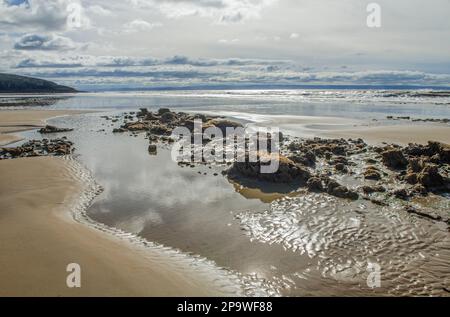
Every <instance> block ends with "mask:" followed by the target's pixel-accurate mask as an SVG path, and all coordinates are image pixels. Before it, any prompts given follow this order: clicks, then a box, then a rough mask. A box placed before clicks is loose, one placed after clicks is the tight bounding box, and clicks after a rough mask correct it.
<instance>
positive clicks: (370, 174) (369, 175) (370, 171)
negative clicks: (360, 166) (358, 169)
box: [364, 166, 381, 181]
mask: <svg viewBox="0 0 450 317" xmlns="http://www.w3.org/2000/svg"><path fill="white" fill-rule="evenodd" d="M364 178H365V179H370V180H376V181H377V180H380V179H381V174H380V171H379V170H378V169H377V168H376V167H375V166H368V167H367V168H366V170H365V171H364Z"/></svg>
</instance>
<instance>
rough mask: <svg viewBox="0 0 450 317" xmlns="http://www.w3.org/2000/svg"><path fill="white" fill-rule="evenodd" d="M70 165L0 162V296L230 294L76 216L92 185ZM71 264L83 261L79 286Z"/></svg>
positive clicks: (42, 161)
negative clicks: (70, 283) (72, 210)
mask: <svg viewBox="0 0 450 317" xmlns="http://www.w3.org/2000/svg"><path fill="white" fill-rule="evenodd" d="M71 169H73V166H71V162H70V160H64V159H61V158H55V157H39V158H21V159H15V160H5V161H2V162H1V163H0V172H1V175H2V176H3V177H2V181H1V182H0V209H1V210H2V214H1V218H2V221H0V239H1V241H2V244H1V250H0V251H1V252H0V264H1V265H0V266H1V270H0V281H1V284H2V288H1V289H0V296H212V295H226V294H223V293H221V292H220V291H218V290H214V289H211V287H208V284H207V282H206V281H202V280H200V279H197V278H193V277H192V276H189V275H187V274H185V273H186V272H185V270H184V269H183V268H179V269H178V270H174V267H175V265H171V264H170V263H167V262H166V263H164V261H157V260H151V259H148V258H147V257H148V256H149V255H148V252H149V251H148V250H145V251H143V250H138V249H134V248H132V247H130V246H129V245H127V244H126V242H125V241H121V240H119V239H115V238H114V237H110V236H109V235H107V234H104V233H102V232H100V231H98V230H96V229H93V228H90V227H89V226H86V225H83V224H79V223H77V222H75V221H74V220H73V218H72V217H71V216H70V214H69V213H68V212H67V209H68V206H70V204H72V203H73V202H74V200H76V199H79V197H80V196H81V195H82V194H83V191H85V190H87V188H85V184H83V182H82V180H81V179H76V177H74V175H73V172H72V171H71ZM151 256H152V257H154V259H156V257H157V254H152V255H151ZM69 263H78V264H80V266H81V272H82V275H81V276H82V279H81V281H82V287H81V288H68V287H67V286H66V277H67V275H68V274H69V273H67V272H66V266H67V265H68V264H69ZM193 275H194V276H195V274H193ZM197 277H198V276H197Z"/></svg>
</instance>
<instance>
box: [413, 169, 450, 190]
mask: <svg viewBox="0 0 450 317" xmlns="http://www.w3.org/2000/svg"><path fill="white" fill-rule="evenodd" d="M417 181H418V182H419V183H420V184H422V185H423V186H425V187H426V188H428V189H430V188H439V187H442V186H444V184H445V182H444V178H443V177H442V176H441V174H439V168H438V166H437V165H435V164H428V165H427V166H425V168H424V169H423V170H422V172H420V173H419V174H418V176H417Z"/></svg>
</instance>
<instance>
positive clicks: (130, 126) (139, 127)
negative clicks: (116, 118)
mask: <svg viewBox="0 0 450 317" xmlns="http://www.w3.org/2000/svg"><path fill="white" fill-rule="evenodd" d="M121 128H123V129H125V130H128V131H147V130H148V125H147V124H145V123H143V122H140V121H136V122H129V123H126V124H124V125H123V126H122V127H121Z"/></svg>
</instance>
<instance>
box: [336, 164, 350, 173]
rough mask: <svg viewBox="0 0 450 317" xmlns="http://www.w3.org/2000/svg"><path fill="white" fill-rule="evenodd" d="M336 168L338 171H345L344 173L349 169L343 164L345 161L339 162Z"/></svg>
mask: <svg viewBox="0 0 450 317" xmlns="http://www.w3.org/2000/svg"><path fill="white" fill-rule="evenodd" d="M334 168H335V169H336V171H339V172H343V173H347V172H348V169H347V167H346V166H345V165H344V164H343V163H337V164H336V165H335V166H334Z"/></svg>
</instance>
